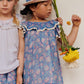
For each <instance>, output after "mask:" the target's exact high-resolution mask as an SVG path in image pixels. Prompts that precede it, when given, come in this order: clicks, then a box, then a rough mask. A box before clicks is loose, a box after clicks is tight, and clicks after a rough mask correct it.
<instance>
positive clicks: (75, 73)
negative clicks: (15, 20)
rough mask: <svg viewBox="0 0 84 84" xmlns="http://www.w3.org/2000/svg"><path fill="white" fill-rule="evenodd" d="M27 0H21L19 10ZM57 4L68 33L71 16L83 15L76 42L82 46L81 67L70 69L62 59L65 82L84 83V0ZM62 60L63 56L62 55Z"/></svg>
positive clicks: (65, 0) (59, 1) (70, 83)
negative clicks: (68, 22)
mask: <svg viewBox="0 0 84 84" xmlns="http://www.w3.org/2000/svg"><path fill="white" fill-rule="evenodd" d="M24 2H25V0H20V1H19V7H18V13H19V10H21V9H23V8H24V6H22V4H23V3H24ZM57 6H58V10H59V15H60V17H62V19H63V28H64V31H65V33H66V34H67V35H68V34H69V33H70V30H71V27H72V25H70V26H68V25H67V24H66V22H67V21H71V16H72V15H73V14H77V15H79V16H80V17H81V25H80V28H79V32H78V36H77V39H76V41H75V43H74V45H73V46H74V47H80V50H79V52H80V59H79V60H78V63H79V68H74V69H68V68H67V67H66V66H65V65H64V62H63V61H61V66H62V73H63V79H64V84H84V37H83V36H84V23H83V22H84V10H83V9H84V0H57ZM54 18H55V12H54V11H53V13H52V14H51V16H50V19H54ZM60 59H61V60H63V59H62V57H60Z"/></svg>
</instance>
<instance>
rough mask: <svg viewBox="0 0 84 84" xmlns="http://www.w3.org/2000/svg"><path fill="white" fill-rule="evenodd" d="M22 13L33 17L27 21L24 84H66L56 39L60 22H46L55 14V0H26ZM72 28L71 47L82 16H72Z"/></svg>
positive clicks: (69, 40) (25, 29)
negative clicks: (53, 7)
mask: <svg viewBox="0 0 84 84" xmlns="http://www.w3.org/2000/svg"><path fill="white" fill-rule="evenodd" d="M24 5H25V9H24V10H23V11H21V13H22V14H27V13H28V12H30V13H31V14H32V18H31V19H30V20H29V21H24V22H22V24H21V28H23V31H24V40H25V49H24V74H23V78H24V84H63V78H62V72H61V66H60V60H59V55H58V50H57V42H56V39H57V37H56V36H58V37H59V36H60V34H59V23H58V21H55V20H50V21H47V20H46V18H48V17H49V15H50V14H51V11H52V0H26V3H25V4H24ZM72 22H73V27H72V31H71V33H70V34H69V36H68V37H67V40H68V42H69V44H70V45H72V44H73V43H74V41H75V39H76V37H77V33H78V29H79V25H80V22H81V19H80V17H78V16H77V15H73V16H72Z"/></svg>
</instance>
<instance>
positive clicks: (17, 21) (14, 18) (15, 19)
mask: <svg viewBox="0 0 84 84" xmlns="http://www.w3.org/2000/svg"><path fill="white" fill-rule="evenodd" d="M18 1H19V0H15V2H16V3H17V2H18ZM12 16H13V23H14V24H16V25H17V26H19V20H18V18H17V17H16V10H15V6H14V7H13V11H12Z"/></svg>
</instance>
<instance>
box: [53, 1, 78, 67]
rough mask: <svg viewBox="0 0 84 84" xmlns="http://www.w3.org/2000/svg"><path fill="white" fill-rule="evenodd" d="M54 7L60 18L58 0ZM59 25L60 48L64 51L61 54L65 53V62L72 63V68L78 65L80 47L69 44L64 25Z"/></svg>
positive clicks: (54, 2)
mask: <svg viewBox="0 0 84 84" xmlns="http://www.w3.org/2000/svg"><path fill="white" fill-rule="evenodd" d="M53 7H54V10H55V13H56V17H57V18H58V17H59V13H58V9H57V5H56V0H53ZM67 24H70V22H68V23H67ZM59 26H60V38H61V40H62V44H61V48H60V49H59V50H61V51H62V53H60V55H65V56H63V59H64V60H65V62H67V63H68V64H70V68H73V67H77V63H76V62H75V61H76V60H77V59H79V51H78V49H79V48H74V47H73V46H70V45H69V43H68V41H67V39H66V37H65V33H64V30H63V27H62V25H59Z"/></svg>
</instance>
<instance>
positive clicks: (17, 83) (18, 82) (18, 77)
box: [16, 75, 22, 84]
mask: <svg viewBox="0 0 84 84" xmlns="http://www.w3.org/2000/svg"><path fill="white" fill-rule="evenodd" d="M16 84H22V75H17V81H16Z"/></svg>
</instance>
